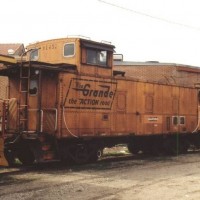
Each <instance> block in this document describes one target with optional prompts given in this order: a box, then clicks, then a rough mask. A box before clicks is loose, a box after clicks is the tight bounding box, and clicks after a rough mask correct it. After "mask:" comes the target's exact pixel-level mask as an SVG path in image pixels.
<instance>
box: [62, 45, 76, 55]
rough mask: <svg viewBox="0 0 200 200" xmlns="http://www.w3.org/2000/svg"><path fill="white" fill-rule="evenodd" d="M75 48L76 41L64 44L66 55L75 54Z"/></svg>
mask: <svg viewBox="0 0 200 200" xmlns="http://www.w3.org/2000/svg"><path fill="white" fill-rule="evenodd" d="M74 54H75V48H74V43H68V44H65V45H64V56H74Z"/></svg>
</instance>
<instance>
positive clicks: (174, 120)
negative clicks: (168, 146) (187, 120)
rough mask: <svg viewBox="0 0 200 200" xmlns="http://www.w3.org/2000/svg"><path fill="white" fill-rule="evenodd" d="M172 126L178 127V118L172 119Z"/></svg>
mask: <svg viewBox="0 0 200 200" xmlns="http://www.w3.org/2000/svg"><path fill="white" fill-rule="evenodd" d="M172 124H173V125H175V126H176V125H178V116H173V117H172Z"/></svg>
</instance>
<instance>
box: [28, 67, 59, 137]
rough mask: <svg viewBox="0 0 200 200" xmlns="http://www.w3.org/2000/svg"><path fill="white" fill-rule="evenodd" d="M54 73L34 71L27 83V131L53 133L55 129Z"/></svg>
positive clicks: (55, 76) (55, 95) (55, 83)
mask: <svg viewBox="0 0 200 200" xmlns="http://www.w3.org/2000/svg"><path fill="white" fill-rule="evenodd" d="M57 77H58V74H57V73H56V72H52V71H47V70H34V72H32V73H31V76H30V81H29V109H28V110H29V120H28V128H29V131H37V132H46V133H50V134H51V133H55V131H56V129H57V104H56V99H57Z"/></svg>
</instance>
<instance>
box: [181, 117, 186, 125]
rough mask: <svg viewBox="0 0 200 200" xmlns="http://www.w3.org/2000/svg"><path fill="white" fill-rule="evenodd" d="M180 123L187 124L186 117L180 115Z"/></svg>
mask: <svg viewBox="0 0 200 200" xmlns="http://www.w3.org/2000/svg"><path fill="white" fill-rule="evenodd" d="M180 125H185V117H184V116H180Z"/></svg>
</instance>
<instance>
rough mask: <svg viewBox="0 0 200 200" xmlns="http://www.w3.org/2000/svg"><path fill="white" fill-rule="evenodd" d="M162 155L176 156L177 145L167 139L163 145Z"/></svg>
mask: <svg viewBox="0 0 200 200" xmlns="http://www.w3.org/2000/svg"><path fill="white" fill-rule="evenodd" d="M163 150H164V153H165V154H167V155H176V154H178V152H179V151H178V149H177V143H176V141H175V140H173V139H167V140H166V141H164V144H163Z"/></svg>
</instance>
